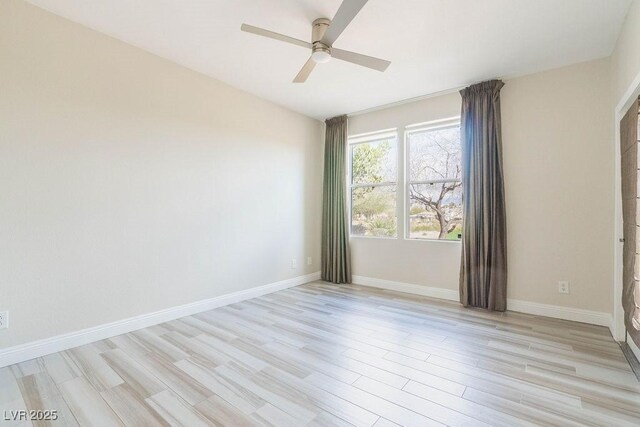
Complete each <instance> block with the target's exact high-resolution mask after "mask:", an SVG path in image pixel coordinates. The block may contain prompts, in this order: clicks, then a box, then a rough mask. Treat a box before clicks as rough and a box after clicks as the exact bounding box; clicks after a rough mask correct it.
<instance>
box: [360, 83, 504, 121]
mask: <svg viewBox="0 0 640 427" xmlns="http://www.w3.org/2000/svg"><path fill="white" fill-rule="evenodd" d="M496 79H498V80H501V78H500V77H496V78H495V79H485V80H480V81H477V82H475V83H469V84H465V85H463V86H458V87H454V88H451V89H445V90H441V91H439V92H433V93H429V94H426V95H420V96H416V97H413V98H407V99H402V100H400V101H395V102H390V103H388V104H383V105H378V106H377V107H371V108H366V109H364V110H358V111H354V112H353V113H347V117H351V116H359V115H361V114H366V113H372V112H374V111H378V110H384V109H386V108H391V107H397V106H400V105H404V104H409V103H411V102H417V101H422V100H423V99H429V98H435V97H436V96H442V95H449V94H451V93H454V92H459V91H461V90H462V89H464V88H466V87H469V86H473V85H474V84H477V83H482V82H485V81H489V80H496Z"/></svg>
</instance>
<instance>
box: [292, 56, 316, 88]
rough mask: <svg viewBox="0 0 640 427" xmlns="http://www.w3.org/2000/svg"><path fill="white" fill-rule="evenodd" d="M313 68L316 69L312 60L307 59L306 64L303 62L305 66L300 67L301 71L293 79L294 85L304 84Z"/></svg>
mask: <svg viewBox="0 0 640 427" xmlns="http://www.w3.org/2000/svg"><path fill="white" fill-rule="evenodd" d="M315 67H316V61H314V60H313V58H309V59H308V60H307V62H305V64H304V65H303V66H302V69H301V70H300V72H299V73H298V75H297V76H296V78H295V79H293V82H294V83H304V82H306V81H307V77H309V74H311V72H312V71H313V69H314V68H315Z"/></svg>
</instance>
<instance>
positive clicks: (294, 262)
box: [291, 258, 298, 269]
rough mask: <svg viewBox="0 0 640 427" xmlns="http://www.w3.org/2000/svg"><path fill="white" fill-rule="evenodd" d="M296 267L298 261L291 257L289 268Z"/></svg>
mask: <svg viewBox="0 0 640 427" xmlns="http://www.w3.org/2000/svg"><path fill="white" fill-rule="evenodd" d="M297 267H298V261H296V259H295V258H292V259H291V268H292V269H293V268H297Z"/></svg>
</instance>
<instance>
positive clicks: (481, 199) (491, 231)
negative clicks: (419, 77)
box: [460, 80, 507, 311]
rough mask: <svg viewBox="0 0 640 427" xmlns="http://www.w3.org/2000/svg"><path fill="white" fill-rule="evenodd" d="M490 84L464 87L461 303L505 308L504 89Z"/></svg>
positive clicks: (495, 84)
mask: <svg viewBox="0 0 640 427" xmlns="http://www.w3.org/2000/svg"><path fill="white" fill-rule="evenodd" d="M503 86H504V83H503V82H501V81H499V80H492V81H488V82H484V83H479V84H476V85H473V86H470V87H468V88H466V89H463V90H462V91H461V92H460V94H461V95H462V113H461V139H462V191H463V199H462V204H463V231H462V260H461V266H460V302H461V303H462V304H463V305H464V306H465V307H468V306H472V307H481V308H486V309H488V310H496V311H504V310H506V309H507V222H506V213H505V200H504V183H503V181H504V176H503V172H502V123H501V117H500V89H502V87H503Z"/></svg>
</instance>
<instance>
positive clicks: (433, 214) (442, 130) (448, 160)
mask: <svg viewBox="0 0 640 427" xmlns="http://www.w3.org/2000/svg"><path fill="white" fill-rule="evenodd" d="M406 141H407V214H406V215H405V216H406V217H407V229H408V237H409V238H410V239H440V240H459V239H460V238H461V233H462V183H461V181H460V179H461V176H460V169H461V146H460V125H459V123H458V122H455V123H449V124H446V125H440V126H438V127H430V128H421V129H415V130H409V131H407V133H406Z"/></svg>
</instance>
